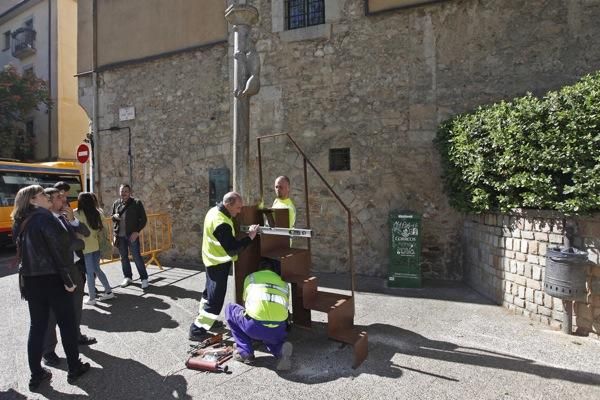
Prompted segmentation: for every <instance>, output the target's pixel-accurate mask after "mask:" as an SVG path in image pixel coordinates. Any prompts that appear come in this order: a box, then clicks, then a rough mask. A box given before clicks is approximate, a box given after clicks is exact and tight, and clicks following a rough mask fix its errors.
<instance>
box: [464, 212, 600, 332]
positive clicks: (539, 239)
mask: <svg viewBox="0 0 600 400" xmlns="http://www.w3.org/2000/svg"><path fill="white" fill-rule="evenodd" d="M573 221H574V223H575V226H576V232H575V235H576V236H575V240H574V245H575V247H577V248H579V249H585V250H586V251H587V252H588V261H589V265H588V266H587V267H586V273H587V288H588V296H587V300H586V302H576V303H575V306H574V314H575V318H574V326H575V328H576V330H577V333H578V334H583V335H587V334H589V333H592V334H594V335H595V336H597V337H600V336H599V335H600V262H599V254H600V216H591V217H577V218H574V219H573ZM462 243H463V262H464V270H465V280H466V282H467V283H468V284H469V285H470V286H472V287H473V288H474V289H475V290H477V291H478V292H480V293H481V294H483V295H484V296H486V297H488V298H490V299H491V300H493V301H494V302H496V303H498V304H501V305H503V306H505V307H506V308H508V309H509V310H512V311H514V312H515V313H517V314H523V315H526V316H528V317H530V318H532V319H535V320H538V321H541V322H543V323H546V324H548V325H550V326H552V327H555V328H560V327H561V325H562V322H563V303H562V300H560V299H558V298H555V297H552V296H549V295H548V294H546V293H545V292H544V290H543V287H544V277H545V267H546V252H547V249H548V248H552V247H556V246H561V245H563V225H562V217H560V216H557V214H556V213H551V212H543V211H528V212H521V213H518V214H516V215H506V214H484V215H470V216H468V218H467V219H466V220H465V223H464V230H463V241H462Z"/></svg>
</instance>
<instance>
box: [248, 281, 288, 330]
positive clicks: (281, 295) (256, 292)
mask: <svg viewBox="0 0 600 400" xmlns="http://www.w3.org/2000/svg"><path fill="white" fill-rule="evenodd" d="M289 296H290V294H289V290H288V285H287V283H286V282H285V281H283V280H282V279H281V277H280V276H279V275H277V274H276V273H275V272H273V271H270V270H262V271H258V272H254V273H252V274H250V275H248V276H247V277H246V279H245V280H244V296H243V298H244V304H245V307H246V314H247V315H248V316H250V317H251V318H252V319H255V320H257V321H261V322H262V323H263V325H266V326H268V327H277V326H279V325H280V324H281V322H283V321H285V320H286V319H287V317H288V305H289Z"/></svg>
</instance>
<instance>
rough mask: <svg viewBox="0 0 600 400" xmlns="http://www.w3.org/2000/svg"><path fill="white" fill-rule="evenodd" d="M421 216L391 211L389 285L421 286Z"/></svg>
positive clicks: (407, 212)
mask: <svg viewBox="0 0 600 400" xmlns="http://www.w3.org/2000/svg"><path fill="white" fill-rule="evenodd" d="M420 264H421V216H420V215H418V214H416V213H412V212H409V211H393V212H391V213H390V269H389V274H388V286H389V287H421V266H420Z"/></svg>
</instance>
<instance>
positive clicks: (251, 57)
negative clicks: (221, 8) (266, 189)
mask: <svg viewBox="0 0 600 400" xmlns="http://www.w3.org/2000/svg"><path fill="white" fill-rule="evenodd" d="M225 19H226V20H227V22H229V23H230V24H231V25H232V31H233V35H234V50H233V57H234V64H233V65H234V67H233V69H234V72H233V74H234V79H233V96H234V97H233V190H235V191H237V192H239V193H240V194H241V195H242V197H244V198H245V199H247V200H249V199H248V196H249V187H248V183H249V168H250V160H249V152H250V97H251V96H253V95H255V94H256V93H258V90H259V88H260V81H259V74H260V60H259V58H258V54H257V53H256V50H255V49H254V45H253V44H252V42H251V41H250V39H249V33H250V28H251V27H252V25H254V24H256V22H258V10H257V9H256V8H254V7H252V6H249V5H246V4H233V5H231V6H229V7H228V8H227V10H225Z"/></svg>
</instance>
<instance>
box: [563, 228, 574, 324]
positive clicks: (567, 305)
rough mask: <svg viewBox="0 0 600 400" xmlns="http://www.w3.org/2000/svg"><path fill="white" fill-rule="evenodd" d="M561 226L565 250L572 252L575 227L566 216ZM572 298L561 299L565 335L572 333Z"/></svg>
mask: <svg viewBox="0 0 600 400" xmlns="http://www.w3.org/2000/svg"><path fill="white" fill-rule="evenodd" d="M563 227H564V242H565V252H567V253H569V254H570V253H573V252H574V251H573V236H574V234H575V229H574V228H573V224H572V223H571V221H567V219H566V218H563ZM573 303H574V302H573V300H569V299H563V301H562V304H563V324H562V332H563V333H566V334H567V335H572V334H573Z"/></svg>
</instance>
